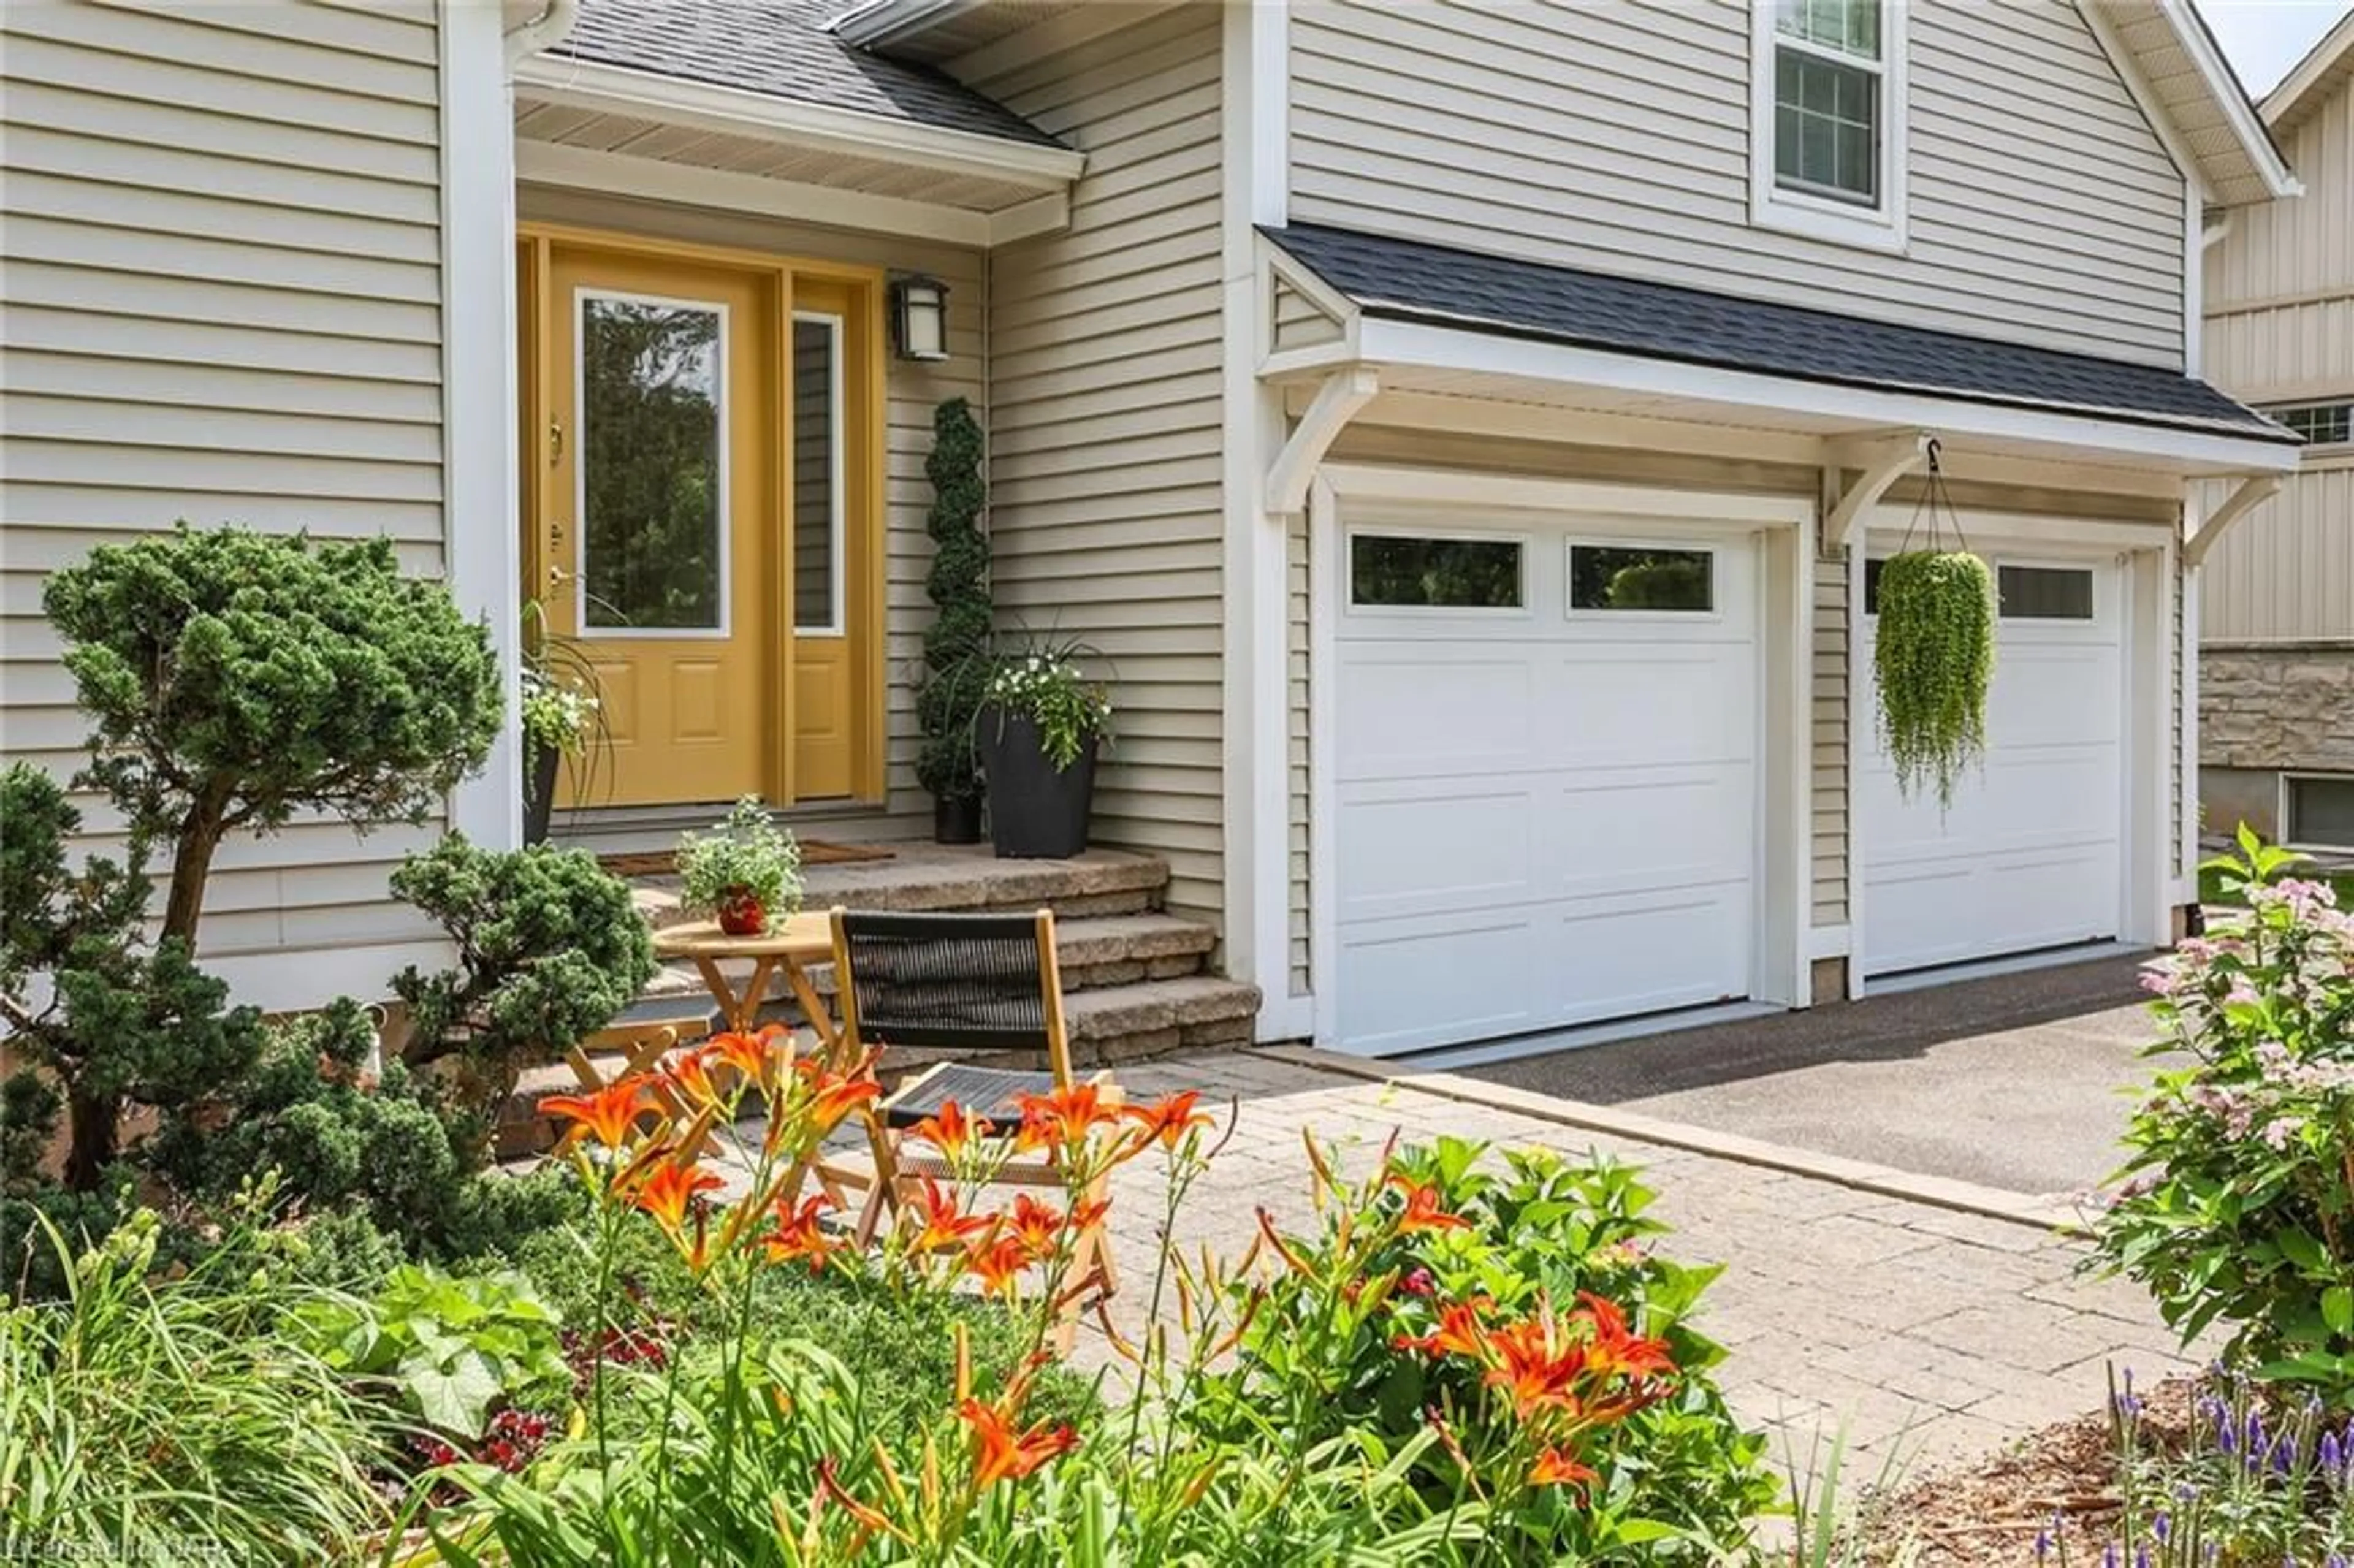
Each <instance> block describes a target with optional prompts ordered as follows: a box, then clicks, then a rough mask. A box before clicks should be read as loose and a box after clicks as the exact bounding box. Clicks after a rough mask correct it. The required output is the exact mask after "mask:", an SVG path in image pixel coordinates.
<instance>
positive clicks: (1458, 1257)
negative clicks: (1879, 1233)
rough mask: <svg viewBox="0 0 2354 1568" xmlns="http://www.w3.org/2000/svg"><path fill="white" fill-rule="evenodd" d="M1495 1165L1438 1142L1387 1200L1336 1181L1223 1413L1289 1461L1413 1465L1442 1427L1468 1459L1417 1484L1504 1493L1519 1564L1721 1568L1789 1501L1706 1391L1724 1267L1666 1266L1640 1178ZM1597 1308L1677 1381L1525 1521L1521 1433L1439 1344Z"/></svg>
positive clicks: (1384, 1181)
mask: <svg viewBox="0 0 2354 1568" xmlns="http://www.w3.org/2000/svg"><path fill="white" fill-rule="evenodd" d="M1484 1152H1485V1151H1484V1150H1483V1149H1482V1148H1481V1147H1480V1146H1479V1145H1475V1144H1469V1143H1465V1142H1461V1141H1458V1140H1456V1139H1441V1140H1440V1141H1439V1142H1438V1143H1437V1145H1435V1146H1432V1147H1430V1148H1426V1149H1408V1150H1402V1151H1400V1152H1399V1153H1398V1154H1396V1155H1395V1156H1394V1160H1393V1161H1392V1163H1391V1165H1390V1167H1389V1168H1388V1169H1387V1170H1386V1171H1384V1172H1383V1173H1381V1174H1380V1175H1377V1176H1376V1178H1375V1179H1374V1181H1373V1183H1371V1184H1367V1185H1364V1186H1358V1187H1344V1186H1341V1184H1339V1183H1337V1182H1334V1181H1331V1180H1330V1179H1329V1178H1327V1179H1324V1185H1325V1195H1326V1202H1325V1203H1324V1205H1323V1207H1324V1212H1325V1214H1326V1216H1327V1217H1326V1221H1325V1224H1324V1226H1323V1229H1322V1232H1321V1234H1319V1235H1316V1236H1312V1237H1309V1238H1304V1239H1296V1240H1293V1241H1291V1242H1289V1243H1288V1247H1287V1252H1288V1255H1289V1257H1291V1258H1296V1259H1298V1262H1297V1263H1295V1264H1294V1265H1293V1266H1291V1267H1289V1268H1288V1270H1287V1271H1285V1272H1284V1273H1283V1274H1281V1275H1280V1276H1279V1277H1278V1279H1277V1282H1276V1284H1275V1286H1274V1287H1273V1289H1272V1291H1271V1292H1269V1293H1268V1294H1267V1296H1266V1297H1265V1298H1264V1299H1263V1300H1262V1301H1261V1302H1260V1303H1259V1305H1258V1307H1257V1310H1256V1313H1255V1315H1254V1316H1252V1318H1251V1319H1250V1329H1249V1331H1248V1332H1247V1333H1246V1335H1245V1336H1244V1337H1243V1340H1242V1343H1241V1347H1240V1353H1239V1355H1238V1357H1237V1360H1236V1365H1235V1369H1234V1370H1233V1371H1232V1372H1229V1373H1226V1374H1225V1375H1224V1376H1223V1377H1222V1378H1220V1379H1219V1380H1217V1382H1216V1383H1214V1385H1213V1389H1214V1394H1215V1396H1216V1403H1223V1404H1224V1405H1225V1407H1226V1408H1227V1409H1229V1410H1230V1411H1231V1412H1233V1413H1234V1414H1235V1417H1236V1418H1237V1419H1238V1421H1239V1422H1240V1425H1241V1428H1242V1429H1248V1430H1257V1431H1259V1432H1262V1433H1264V1434H1266V1435H1267V1436H1270V1437H1271V1438H1272V1439H1273V1440H1275V1441H1278V1442H1280V1443H1293V1444H1296V1443H1301V1442H1310V1443H1313V1442H1321V1441H1325V1440H1329V1439H1332V1438H1336V1437H1340V1436H1343V1435H1354V1436H1358V1437H1360V1438H1363V1437H1364V1436H1369V1435H1370V1436H1373V1437H1375V1438H1378V1439H1379V1440H1380V1441H1381V1442H1383V1443H1384V1444H1385V1445H1388V1446H1392V1447H1402V1446H1404V1445H1405V1444H1406V1443H1407V1442H1408V1441H1409V1440H1410V1439H1411V1438H1412V1437H1413V1436H1415V1434H1416V1433H1417V1432H1419V1431H1422V1430H1424V1429H1425V1428H1426V1427H1427V1426H1428V1425H1430V1424H1431V1422H1432V1420H1433V1414H1432V1413H1433V1412H1438V1413H1443V1418H1444V1419H1445V1420H1446V1421H1447V1423H1448V1424H1449V1426H1450V1430H1451V1435H1452V1439H1453V1442H1452V1445H1451V1446H1446V1447H1441V1448H1437V1449H1431V1450H1428V1451H1426V1452H1425V1453H1424V1454H1423V1455H1422V1456H1421V1457H1420V1459H1419V1460H1418V1461H1417V1463H1416V1465H1415V1466H1414V1467H1413V1469H1412V1471H1411V1475H1412V1477H1413V1478H1414V1480H1415V1483H1416V1486H1417V1488H1418V1489H1420V1490H1422V1491H1423V1492H1424V1493H1425V1494H1426V1497H1427V1498H1429V1499H1431V1500H1432V1501H1433V1502H1434V1503H1439V1502H1444V1501H1447V1500H1449V1499H1456V1498H1458V1497H1460V1496H1463V1495H1465V1494H1466V1489H1467V1488H1468V1489H1472V1490H1473V1492H1474V1493H1475V1495H1479V1494H1484V1495H1487V1496H1489V1497H1490V1499H1491V1501H1494V1502H1495V1505H1496V1510H1495V1513H1494V1515H1493V1516H1492V1517H1491V1519H1490V1522H1489V1529H1490V1532H1491V1539H1495V1540H1498V1541H1500V1542H1503V1543H1505V1548H1504V1550H1505V1558H1506V1560H1508V1561H1529V1562H1548V1563H1550V1562H1576V1563H1619V1562H1624V1563H1669V1562H1694V1563H1699V1562H1712V1561H1715V1560H1716V1557H1717V1554H1718V1553H1720V1552H1725V1551H1729V1550H1731V1549H1732V1548H1733V1547H1734V1546H1736V1545H1738V1544H1739V1543H1741V1542H1744V1541H1746V1540H1747V1538H1748V1531H1749V1528H1750V1521H1751V1520H1752V1518H1753V1516H1754V1515H1755V1514H1756V1513H1758V1512H1760V1511H1764V1510H1768V1509H1770V1508H1771V1507H1772V1506H1774V1504H1775V1502H1776V1499H1777V1497H1778V1494H1779V1487H1778V1484H1777V1483H1776V1480H1775V1479H1774V1478H1773V1476H1772V1475H1771V1473H1770V1472H1769V1470H1768V1469H1767V1467H1766V1466H1765V1438H1764V1436H1762V1435H1761V1434H1758V1433H1755V1432H1749V1431H1744V1429H1743V1427H1742V1426H1741V1425H1740V1424H1739V1423H1738V1422H1737V1421H1736V1420H1735V1419H1734V1416H1733V1414H1731V1412H1730V1411H1729V1410H1728V1409H1727V1407H1726V1405H1725V1403H1724V1399H1723V1395H1722V1394H1721V1393H1719V1392H1718V1390H1717V1388H1716V1386H1715V1384H1714V1383H1713V1382H1712V1380H1711V1379H1710V1378H1709V1376H1708V1370H1709V1369H1710V1368H1711V1367H1713V1366H1714V1365H1716V1364H1717V1363H1718V1362H1719V1361H1722V1360H1723V1355H1724V1352H1723V1350H1722V1349H1721V1348H1720V1347H1719V1346H1717V1345H1716V1344H1715V1343H1714V1342H1713V1341H1712V1340H1709V1339H1708V1338H1706V1337H1705V1336H1704V1335H1702V1334H1701V1333H1700V1332H1699V1331H1698V1330H1696V1329H1694V1328H1693V1327H1692V1326H1691V1321H1690V1317H1691V1312H1692V1310H1693V1308H1694V1307H1695V1306H1696V1305H1697V1304H1698V1302H1699V1300H1700V1297H1701V1294H1702V1291H1703V1290H1704V1289H1705V1287H1707V1285H1708V1284H1709V1282H1710V1281H1712V1279H1714V1278H1715V1277H1717V1275H1718V1274H1719V1273H1720V1272H1721V1270H1719V1269H1717V1268H1714V1267H1707V1268H1696V1267H1690V1266H1683V1265H1681V1264H1678V1263H1676V1262H1674V1261H1672V1260H1670V1259H1669V1258H1667V1257H1663V1256H1661V1255H1659V1253H1658V1252H1657V1251H1655V1250H1654V1248H1653V1247H1652V1245H1651V1243H1652V1241H1653V1239H1654V1238H1655V1237H1657V1236H1658V1235H1659V1234H1661V1233H1662V1232H1664V1231H1665V1229H1666V1227H1665V1226H1664V1225H1662V1224H1659V1223H1658V1222H1657V1221H1654V1220H1650V1219H1648V1218H1646V1217H1645V1216H1644V1211H1645V1210H1646V1209H1648V1208H1649V1206H1650V1203H1651V1201H1652V1194H1651V1193H1650V1192H1649V1191H1648V1190H1647V1189H1645V1188H1644V1187H1643V1186H1641V1185H1640V1184H1639V1183H1638V1181H1637V1180H1636V1177H1635V1173H1634V1172H1633V1171H1630V1170H1628V1169H1627V1168H1626V1167H1623V1166H1620V1165H1617V1164H1614V1163H1611V1162H1608V1161H1598V1162H1596V1163H1594V1164H1591V1165H1576V1164H1572V1163H1570V1162H1569V1161H1567V1160H1564V1159H1563V1158H1562V1157H1561V1156H1559V1155H1558V1154H1555V1153H1553V1152H1551V1151H1549V1150H1525V1151H1511V1152H1507V1153H1505V1154H1504V1155H1503V1156H1502V1160H1501V1166H1502V1168H1501V1170H1500V1171H1485V1170H1482V1169H1480V1168H1479V1166H1480V1160H1481V1157H1482V1155H1483V1153H1484ZM1401 1192H1403V1193H1404V1194H1405V1196H1403V1197H1402V1196H1400V1193H1401ZM1423 1211H1426V1213H1428V1215H1429V1216H1430V1217H1429V1219H1428V1222H1427V1223H1426V1224H1425V1223H1422V1222H1420V1221H1418V1220H1417V1219H1416V1213H1418V1212H1423ZM1368 1236H1382V1237H1385V1238H1386V1239H1384V1241H1383V1242H1382V1243H1381V1245H1369V1244H1368V1243H1367V1242H1366V1241H1364V1240H1363V1238H1365V1237H1368ZM1344 1259H1345V1260H1347V1266H1342V1263H1343V1260H1344ZM1592 1298H1600V1299H1602V1300H1604V1301H1606V1302H1608V1303H1610V1304H1612V1305H1614V1306H1616V1307H1617V1308H1618V1309H1619V1310H1620V1311H1622V1312H1623V1313H1624V1315H1625V1317H1626V1319H1628V1322H1629V1323H1630V1324H1631V1325H1633V1326H1634V1328H1635V1329H1636V1330H1638V1331H1639V1332H1640V1333H1641V1334H1642V1335H1644V1336H1647V1337H1649V1339H1650V1340H1655V1341H1657V1342H1658V1345H1659V1350H1660V1351H1662V1352H1663V1354H1664V1356H1665V1358H1666V1361H1667V1362H1668V1363H1669V1367H1668V1370H1667V1371H1666V1372H1664V1373H1662V1374H1661V1376H1660V1379H1659V1381H1658V1382H1656V1383H1654V1384H1652V1385H1651V1387H1650V1388H1649V1393H1650V1394H1651V1395H1652V1396H1653V1397H1650V1398H1649V1399H1647V1400H1646V1401H1645V1402H1644V1403H1643V1404H1642V1405H1641V1407H1640V1408H1638V1409H1636V1410H1634V1411H1632V1412H1631V1413H1629V1414H1627V1415H1626V1416H1625V1417H1624V1418H1623V1419H1621V1420H1618V1421H1617V1422H1615V1423H1612V1424H1608V1425H1603V1426H1600V1427H1597V1428H1596V1429H1595V1430H1593V1431H1592V1432H1591V1433H1589V1434H1587V1435H1585V1436H1583V1437H1582V1438H1581V1439H1580V1441H1579V1443H1578V1445H1577V1446H1576V1448H1575V1453H1574V1456H1573V1457H1575V1461H1576V1462H1577V1463H1578V1464H1579V1465H1580V1466H1582V1467H1585V1468H1587V1469H1590V1470H1591V1471H1593V1472H1594V1477H1595V1478H1594V1479H1593V1480H1591V1481H1590V1482H1588V1483H1587V1484H1586V1486H1585V1489H1584V1490H1583V1494H1582V1495H1570V1494H1569V1493H1568V1492H1567V1490H1566V1489H1562V1488H1535V1489H1522V1490H1518V1491H1517V1499H1518V1500H1517V1502H1516V1503H1515V1504H1514V1505H1513V1506H1512V1507H1511V1508H1509V1509H1508V1508H1506V1507H1505V1505H1504V1502H1503V1500H1502V1499H1505V1498H1507V1497H1511V1496H1513V1495H1514V1493H1515V1489H1514V1488H1513V1487H1512V1486H1511V1484H1510V1477H1509V1474H1508V1472H1509V1468H1510V1467H1511V1464H1512V1463H1514V1462H1515V1461H1514V1460H1513V1459H1512V1458H1511V1456H1513V1455H1518V1456H1520V1458H1519V1460H1518V1462H1520V1463H1522V1464H1525V1463H1526V1461H1527V1459H1528V1458H1529V1457H1532V1455H1531V1454H1530V1453H1529V1451H1528V1448H1527V1443H1526V1440H1525V1439H1524V1438H1523V1436H1522V1432H1521V1428H1522V1425H1524V1422H1523V1421H1522V1418H1521V1417H1520V1416H1519V1415H1518V1414H1515V1413H1513V1412H1511V1411H1506V1410H1501V1409H1499V1408H1498V1407H1497V1405H1496V1404H1495V1403H1494V1402H1493V1401H1491V1400H1490V1399H1489V1398H1487V1397H1486V1393H1487V1390H1486V1388H1485V1386H1484V1384H1485V1382H1486V1379H1487V1373H1488V1371H1489V1367H1490V1360H1489V1359H1486V1358H1482V1357H1480V1356H1479V1355H1474V1354H1466V1353H1459V1352H1458V1353H1445V1354H1441V1353H1436V1351H1434V1349H1433V1348H1432V1347H1431V1346H1430V1345H1429V1344H1428V1343H1427V1341H1428V1340H1430V1339H1431V1337H1432V1336H1433V1335H1435V1334H1437V1335H1441V1336H1442V1337H1443V1335H1444V1330H1447V1329H1448V1328H1450V1327H1458V1328H1459V1327H1460V1326H1461V1325H1464V1324H1465V1323H1467V1322H1476V1323H1478V1324H1479V1325H1480V1327H1479V1330H1478V1332H1479V1334H1480V1335H1482V1336H1485V1337H1488V1338H1490V1339H1491V1340H1492V1339H1494V1338H1497V1337H1499V1336H1500V1334H1501V1332H1503V1331H1505V1330H1508V1329H1509V1327H1510V1326H1511V1324H1513V1323H1515V1322H1522V1323H1526V1322H1529V1321H1535V1322H1539V1323H1543V1322H1545V1321H1548V1320H1557V1321H1559V1322H1560V1323H1562V1324H1563V1325H1564V1326H1565V1327H1569V1326H1571V1325H1572V1316H1573V1308H1576V1307H1577V1306H1578V1304H1579V1303H1581V1302H1586V1301H1590V1300H1591V1299H1592ZM1466 1313H1469V1317H1468V1318H1467V1317H1466V1316H1464V1314H1466ZM1573 1331H1574V1330H1573ZM1418 1341H1420V1342H1418ZM1457 1455H1460V1456H1463V1457H1466V1458H1468V1460H1469V1470H1470V1473H1469V1474H1467V1473H1466V1472H1465V1466H1464V1463H1463V1462H1462V1461H1461V1460H1459V1459H1458V1457H1455V1456H1457Z"/></svg>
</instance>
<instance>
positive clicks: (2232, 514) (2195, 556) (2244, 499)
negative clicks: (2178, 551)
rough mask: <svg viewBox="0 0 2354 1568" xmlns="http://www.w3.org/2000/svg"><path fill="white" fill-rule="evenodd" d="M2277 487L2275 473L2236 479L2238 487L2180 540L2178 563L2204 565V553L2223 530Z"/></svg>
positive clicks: (2268, 497)
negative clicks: (2180, 555)
mask: <svg viewBox="0 0 2354 1568" xmlns="http://www.w3.org/2000/svg"><path fill="white" fill-rule="evenodd" d="M2280 487H2281V476H2280V475H2278V474H2276V473H2260V474H2252V475H2250V476H2249V477H2247V478H2245V479H2243V480H2242V481H2240V483H2239V487H2238V488H2237V489H2235V490H2233V491H2232V493H2231V494H2229V495H2227V496H2225V497H2224V498H2223V500H2222V503H2221V504H2220V505H2218V506H2217V507H2216V508H2215V510H2214V511H2212V512H2210V513H2209V514H2207V515H2206V516H2205V517H2203V518H2201V519H2200V523H2199V526H2198V527H2197V529H2195V530H2194V531H2192V532H2191V533H2190V535H2187V536H2186V537H2185V538H2184V539H2183V541H2182V564H2183V565H2184V566H2186V567H2191V568H2193V569H2196V568H2197V567H2201V566H2204V565H2205V564H2206V561H2207V552H2208V551H2210V550H2212V549H2213V548H2214V547H2215V542H2216V541H2217V540H2218V539H2221V537H2222V536H2223V534H2224V531H2225V530H2227V529H2229V528H2230V527H2231V526H2232V524H2235V523H2237V522H2239V520H2240V519H2241V518H2243V517H2245V516H2246V515H2247V514H2249V513H2251V512H2253V511H2254V510H2255V509H2256V508H2257V507H2259V506H2261V505H2263V504H2264V503H2265V502H2267V501H2270V500H2271V499H2272V498H2273V497H2274V495H2276V494H2278V493H2279V492H2280Z"/></svg>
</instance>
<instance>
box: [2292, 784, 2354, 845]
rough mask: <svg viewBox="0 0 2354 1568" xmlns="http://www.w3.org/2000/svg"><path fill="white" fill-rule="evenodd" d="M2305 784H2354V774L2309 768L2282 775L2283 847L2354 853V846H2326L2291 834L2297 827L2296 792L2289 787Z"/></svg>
mask: <svg viewBox="0 0 2354 1568" xmlns="http://www.w3.org/2000/svg"><path fill="white" fill-rule="evenodd" d="M2298 782H2305V783H2313V784H2354V774H2348V773H2327V772H2317V771H2314V770H2312V769H2309V768H2285V769H2283V770H2282V773H2281V775H2280V816H2279V818H2278V819H2277V820H2278V821H2279V822H2280V832H2281V843H2282V845H2283V847H2285V848H2287V849H2296V850H2323V851H2327V852H2329V853H2354V844H2325V843H2320V842H2316V841H2314V840H2311V839H2303V838H2299V837H2297V836H2296V834H2295V833H2294V832H2291V830H2292V829H2294V828H2295V827H2296V818H2295V816H2294V815H2293V807H2294V804H2295V800H2294V792H2293V791H2292V790H2291V789H2289V786H2290V785H2291V784H2294V783H2298Z"/></svg>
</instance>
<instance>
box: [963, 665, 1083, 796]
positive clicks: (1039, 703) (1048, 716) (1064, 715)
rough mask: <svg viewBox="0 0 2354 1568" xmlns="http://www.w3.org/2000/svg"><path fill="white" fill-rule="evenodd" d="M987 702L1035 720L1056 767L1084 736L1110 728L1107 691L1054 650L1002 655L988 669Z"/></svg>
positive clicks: (1071, 756)
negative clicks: (1012, 655)
mask: <svg viewBox="0 0 2354 1568" xmlns="http://www.w3.org/2000/svg"><path fill="white" fill-rule="evenodd" d="M986 700H987V702H988V703H989V704H990V705H992V706H994V707H996V708H997V709H999V710H1000V711H1001V712H1002V713H1004V714H1008V715H1020V716H1021V717H1023V718H1027V719H1029V720H1030V721H1031V722H1032V723H1033V724H1035V725H1036V726H1038V737H1039V739H1040V740H1041V742H1043V743H1044V746H1045V748H1046V755H1047V757H1048V758H1050V759H1052V761H1053V762H1054V764H1055V770H1056V771H1058V772H1059V771H1061V770H1063V769H1065V768H1069V767H1070V766H1071V764H1073V763H1074V762H1076V761H1077V760H1078V759H1079V752H1080V749H1081V748H1082V747H1085V746H1086V744H1087V741H1089V740H1090V739H1095V738H1098V737H1105V738H1108V736H1109V735H1110V733H1111V692H1110V689H1109V688H1108V687H1107V686H1106V685H1105V684H1104V683H1102V682H1100V681H1090V680H1088V679H1087V676H1086V674H1085V673H1082V672H1081V671H1080V669H1079V665H1078V661H1077V660H1076V659H1075V658H1071V657H1068V656H1067V655H1066V654H1065V653H1062V652H1045V653H1028V654H1021V655H1017V656H1015V657H1013V658H1010V659H1005V660H1002V661H1000V662H998V664H997V665H996V667H995V668H994V669H992V670H991V672H990V676H989V689H988V693H987V699H986Z"/></svg>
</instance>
